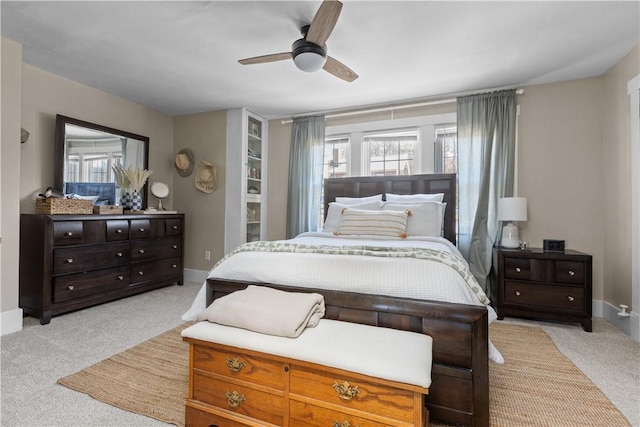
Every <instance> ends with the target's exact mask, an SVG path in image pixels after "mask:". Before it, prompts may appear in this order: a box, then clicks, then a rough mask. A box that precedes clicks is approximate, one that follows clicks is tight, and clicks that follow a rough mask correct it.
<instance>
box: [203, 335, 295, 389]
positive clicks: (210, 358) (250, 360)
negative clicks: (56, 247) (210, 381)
mask: <svg viewBox="0 0 640 427" xmlns="http://www.w3.org/2000/svg"><path fill="white" fill-rule="evenodd" d="M285 366H286V364H285V363H283V362H276V361H273V360H269V359H265V358H262V357H259V356H251V355H248V354H245V353H242V352H237V351H224V350H217V349H213V348H210V347H206V346H199V345H197V346H195V348H194V351H193V368H194V369H201V370H203V371H207V372H212V373H215V374H218V375H222V376H225V377H228V378H234V379H236V380H242V381H250V382H252V383H254V384H260V385H263V386H266V387H271V388H274V389H277V390H284V383H285Z"/></svg>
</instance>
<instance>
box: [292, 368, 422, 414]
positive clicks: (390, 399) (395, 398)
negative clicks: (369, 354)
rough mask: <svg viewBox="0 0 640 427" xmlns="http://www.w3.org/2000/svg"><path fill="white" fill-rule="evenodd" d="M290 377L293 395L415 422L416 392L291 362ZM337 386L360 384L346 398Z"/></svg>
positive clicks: (354, 386) (352, 388) (349, 388)
mask: <svg viewBox="0 0 640 427" xmlns="http://www.w3.org/2000/svg"><path fill="white" fill-rule="evenodd" d="M289 378H290V383H289V387H290V389H289V390H290V391H289V392H290V394H291V396H292V399H295V397H293V396H294V395H298V396H301V397H303V398H305V397H306V398H311V399H317V400H319V401H322V402H327V403H331V404H334V405H337V406H340V407H348V408H352V409H358V410H361V411H365V412H368V413H373V414H385V415H386V416H388V417H390V418H393V419H397V420H401V421H406V422H412V420H413V398H414V394H413V393H412V392H410V391H408V390H401V389H398V388H393V387H387V386H385V385H382V384H374V383H370V382H367V381H365V380H361V379H355V378H351V377H349V375H348V374H346V375H334V374H327V373H325V372H322V371H318V370H313V369H307V368H304V367H301V366H298V365H292V366H291V368H290V377H289ZM347 383H348V384H347ZM335 386H338V387H339V386H344V387H345V388H347V389H348V390H351V391H353V390H354V389H355V388H356V387H357V390H358V391H357V394H356V396H355V397H353V398H351V399H349V400H345V399H343V398H341V397H340V395H339V393H338V391H336V389H335V388H334V387H335ZM347 386H348V387H347Z"/></svg>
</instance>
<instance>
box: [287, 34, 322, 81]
mask: <svg viewBox="0 0 640 427" xmlns="http://www.w3.org/2000/svg"><path fill="white" fill-rule="evenodd" d="M291 53H292V56H293V62H294V63H295V64H296V67H298V69H300V70H302V71H305V72H307V73H313V72H315V71H318V70H320V69H321V68H322V67H323V66H324V63H325V62H327V52H326V50H324V49H323V48H321V47H320V46H318V45H316V44H313V43H310V42H308V41H306V40H305V39H300V40H296V41H295V42H294V43H293V49H292V52H291Z"/></svg>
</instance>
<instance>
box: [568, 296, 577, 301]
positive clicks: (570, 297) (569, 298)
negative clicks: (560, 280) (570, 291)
mask: <svg viewBox="0 0 640 427" xmlns="http://www.w3.org/2000/svg"><path fill="white" fill-rule="evenodd" d="M567 299H568V300H569V301H573V300H575V298H574V297H572V296H571V295H569V296H568V297H567Z"/></svg>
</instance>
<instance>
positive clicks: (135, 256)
mask: <svg viewBox="0 0 640 427" xmlns="http://www.w3.org/2000/svg"><path fill="white" fill-rule="evenodd" d="M181 254H182V239H181V238H180V237H174V238H171V239H151V240H149V239H147V240H135V241H132V242H131V260H133V261H143V260H145V259H158V258H171V257H176V256H180V255H181Z"/></svg>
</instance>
